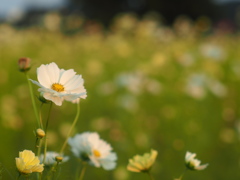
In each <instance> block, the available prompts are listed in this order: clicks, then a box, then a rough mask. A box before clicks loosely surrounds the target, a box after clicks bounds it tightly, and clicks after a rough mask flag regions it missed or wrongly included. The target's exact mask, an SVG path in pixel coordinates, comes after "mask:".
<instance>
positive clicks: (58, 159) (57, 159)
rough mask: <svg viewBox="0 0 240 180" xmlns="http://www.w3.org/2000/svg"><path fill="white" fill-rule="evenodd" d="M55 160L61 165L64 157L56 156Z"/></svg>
mask: <svg viewBox="0 0 240 180" xmlns="http://www.w3.org/2000/svg"><path fill="white" fill-rule="evenodd" d="M55 160H56V161H57V162H58V163H60V162H62V160H63V157H62V156H56V157H55Z"/></svg>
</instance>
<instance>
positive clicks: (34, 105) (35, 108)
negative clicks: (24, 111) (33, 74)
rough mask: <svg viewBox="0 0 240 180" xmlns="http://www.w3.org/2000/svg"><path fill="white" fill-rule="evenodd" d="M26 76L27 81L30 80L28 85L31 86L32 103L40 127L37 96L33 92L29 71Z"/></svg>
mask: <svg viewBox="0 0 240 180" xmlns="http://www.w3.org/2000/svg"><path fill="white" fill-rule="evenodd" d="M25 75H26V78H27V82H28V86H29V90H30V95H31V100H32V105H33V110H34V114H35V117H36V119H37V123H38V127H40V119H39V116H38V111H37V107H36V102H35V98H34V94H33V88H32V83H31V82H30V80H29V76H28V73H27V72H26V73H25Z"/></svg>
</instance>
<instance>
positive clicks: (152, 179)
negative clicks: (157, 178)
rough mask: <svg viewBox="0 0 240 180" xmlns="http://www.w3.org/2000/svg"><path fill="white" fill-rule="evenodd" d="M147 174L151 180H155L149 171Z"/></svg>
mask: <svg viewBox="0 0 240 180" xmlns="http://www.w3.org/2000/svg"><path fill="white" fill-rule="evenodd" d="M147 174H148V176H149V178H150V180H154V178H153V176H152V175H151V173H150V172H149V171H148V172H147Z"/></svg>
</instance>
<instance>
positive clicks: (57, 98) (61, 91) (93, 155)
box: [16, 58, 208, 179]
mask: <svg viewBox="0 0 240 180" xmlns="http://www.w3.org/2000/svg"><path fill="white" fill-rule="evenodd" d="M29 64H30V59H29V58H21V59H20V60H19V67H20V70H21V71H23V72H25V73H26V72H27V71H28V70H29V69H30V66H29ZM37 78H38V82H37V81H34V80H31V79H30V81H31V82H33V83H34V84H36V85H38V86H39V87H40V88H39V89H38V91H39V92H40V98H39V99H40V100H41V101H42V102H46V101H50V102H53V103H54V104H56V105H58V106H61V105H62V103H63V101H64V100H65V101H71V102H73V103H77V104H79V100H80V98H86V96H87V95H86V89H85V88H84V86H83V82H84V81H83V79H82V77H81V75H76V72H75V71H74V70H72V69H70V70H64V69H59V68H58V66H57V65H56V64H55V63H50V64H47V65H41V66H40V67H39V68H38V69H37ZM77 118H78V116H77ZM77 118H76V119H75V120H77ZM75 120H74V122H73V126H74V125H75V124H76V121H75ZM39 124H40V127H41V128H38V129H37V130H36V136H37V142H38V140H42V138H45V143H46V139H47V138H46V135H47V133H45V131H47V128H45V129H44V130H43V129H42V127H43V125H42V122H41V121H40V122H39ZM70 134H71V130H70V131H69V133H68V136H67V139H66V141H65V142H66V143H68V144H69V146H70V148H71V151H72V153H73V155H74V156H75V157H77V158H79V159H80V160H82V161H83V162H85V164H86V163H87V164H90V165H92V166H95V167H102V168H103V169H105V170H112V169H114V168H115V167H116V160H117V155H116V153H115V152H112V147H111V146H110V145H109V144H108V143H107V142H105V141H104V140H102V139H100V137H99V134H98V133H96V132H83V133H80V134H76V135H75V136H73V137H70ZM66 143H64V145H63V147H62V149H61V151H60V152H59V153H57V152H53V151H48V152H47V151H46V150H45V151H44V153H43V154H40V151H41V149H38V155H37V156H36V155H35V154H34V153H33V152H32V151H31V150H23V151H21V152H19V157H18V158H16V167H17V169H18V172H19V176H18V177H20V176H21V175H24V176H26V177H28V176H29V175H30V174H31V173H33V172H38V173H40V174H42V172H43V170H44V166H56V167H57V165H58V164H59V163H61V162H66V161H68V160H69V157H68V156H65V155H64V153H63V151H64V148H65V146H66ZM39 144H41V143H39ZM45 149H46V148H45ZM157 155H158V152H157V151H156V150H153V149H152V150H151V152H150V153H145V154H144V155H143V156H140V155H136V156H134V157H133V158H132V159H130V160H129V164H128V165H127V169H128V170H129V171H132V172H144V173H145V172H147V173H148V174H149V171H150V169H151V167H152V165H153V164H154V162H155V160H156V158H157ZM195 156H196V154H195V153H190V152H187V153H186V156H185V164H186V167H187V168H188V169H190V170H203V169H205V168H206V167H207V165H208V164H205V165H200V163H201V162H200V161H199V160H197V159H195ZM38 177H39V179H41V175H39V176H38ZM179 179H182V177H180V178H179Z"/></svg>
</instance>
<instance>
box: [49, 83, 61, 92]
mask: <svg viewBox="0 0 240 180" xmlns="http://www.w3.org/2000/svg"><path fill="white" fill-rule="evenodd" d="M51 88H52V89H53V90H54V91H57V92H63V91H64V87H63V85H61V84H58V83H54V84H53V85H52V87H51Z"/></svg>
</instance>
